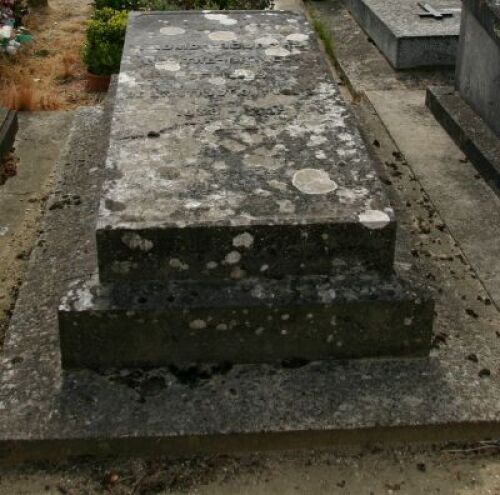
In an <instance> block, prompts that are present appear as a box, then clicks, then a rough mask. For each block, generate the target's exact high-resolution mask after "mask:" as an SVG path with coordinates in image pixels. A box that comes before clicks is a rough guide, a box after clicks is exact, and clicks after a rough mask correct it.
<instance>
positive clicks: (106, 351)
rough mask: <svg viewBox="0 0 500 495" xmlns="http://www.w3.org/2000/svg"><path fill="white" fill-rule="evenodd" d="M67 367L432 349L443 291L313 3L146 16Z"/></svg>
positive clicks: (72, 300) (67, 340)
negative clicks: (318, 26)
mask: <svg viewBox="0 0 500 495" xmlns="http://www.w3.org/2000/svg"><path fill="white" fill-rule="evenodd" d="M106 172H107V179H106V180H105V182H104V185H103V189H102V195H101V202H100V207H99V212H98V220H97V227H96V239H97V266H96V268H95V272H96V276H95V277H94V279H93V280H91V281H82V282H81V283H79V284H76V285H75V286H74V287H73V288H72V289H71V291H70V292H69V293H68V295H67V297H66V298H64V300H63V302H62V304H61V307H60V310H59V324H60V333H61V350H62V362H63V366H65V367H67V368H81V367H107V366H117V367H127V366H160V365H172V364H175V365H189V364H190V363H192V362H194V363H204V362H230V363H259V362H280V361H283V360H293V359H296V360H305V361H311V360H318V359H331V358H342V359H350V358H361V357H384V356H392V357H394V356H425V355H426V354H427V353H428V351H429V347H430V340H431V331H432V318H433V302H432V301H431V300H430V299H429V298H428V297H427V296H425V295H423V294H422V293H421V292H420V291H415V290H412V289H411V288H410V287H409V286H408V284H406V283H405V282H402V281H400V280H398V279H397V277H396V276H395V275H394V274H393V272H392V265H393V259H394V244H395V233H396V222H395V216H394V212H393V209H392V208H391V205H390V203H389V201H388V199H387V197H386V195H385V193H384V191H383V188H382V185H381V182H380V180H379V178H378V177H377V174H376V172H375V168H374V165H373V162H372V159H371V157H370V156H369V154H368V151H367V148H366V146H365V143H364V141H363V139H362V138H361V135H360V133H359V131H358V129H357V125H356V123H355V121H354V117H353V115H352V113H351V112H350V110H349V108H348V107H347V105H346V104H345V102H344V101H343V99H342V97H341V95H340V93H339V90H338V87H337V85H336V84H335V82H334V81H333V79H332V76H331V74H330V72H329V69H328V67H327V65H326V63H325V61H324V60H323V58H322V55H321V52H320V50H319V47H318V45H317V43H316V41H315V39H314V35H313V32H312V30H311V28H310V27H309V25H308V23H307V22H306V20H305V19H304V18H303V17H302V16H299V15H294V14H290V13H276V12H230V13H227V14H222V13H213V12H211V13H193V12H190V13H188V12H175V13H168V14H164V13H147V14H132V15H131V18H130V24H129V28H128V32H127V40H126V44H125V49H124V56H123V63H122V67H121V73H120V76H119V80H118V86H117V93H116V97H115V102H114V113H113V118H112V124H111V131H110V142H109V150H108V155H107V161H106Z"/></svg>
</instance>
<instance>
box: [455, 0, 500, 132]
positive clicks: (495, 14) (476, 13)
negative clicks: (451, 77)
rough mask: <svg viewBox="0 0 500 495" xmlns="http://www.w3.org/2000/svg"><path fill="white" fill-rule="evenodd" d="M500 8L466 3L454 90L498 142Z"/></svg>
mask: <svg viewBox="0 0 500 495" xmlns="http://www.w3.org/2000/svg"><path fill="white" fill-rule="evenodd" d="M499 86H500V4H499V3H498V1H496V0H465V1H464V13H463V19H462V26H461V32H460V45H459V52H458V63H457V72H456V78H455V87H456V89H457V90H458V92H459V93H460V95H461V96H462V98H463V99H464V100H465V101H466V102H467V103H468V104H469V105H470V106H471V107H472V109H473V110H474V111H475V112H476V113H477V114H478V115H479V116H480V117H481V118H482V119H483V120H484V122H485V123H486V125H487V126H488V127H490V129H491V130H492V131H493V132H494V133H495V135H496V136H497V137H498V138H500V90H499Z"/></svg>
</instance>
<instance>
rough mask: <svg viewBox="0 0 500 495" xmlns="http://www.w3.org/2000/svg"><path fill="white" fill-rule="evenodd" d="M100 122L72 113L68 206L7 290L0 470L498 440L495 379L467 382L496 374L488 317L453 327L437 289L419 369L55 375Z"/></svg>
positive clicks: (90, 216) (103, 120)
mask: <svg viewBox="0 0 500 495" xmlns="http://www.w3.org/2000/svg"><path fill="white" fill-rule="evenodd" d="M107 122H108V121H107V117H106V113H104V114H103V111H102V109H101V108H99V107H97V108H85V109H82V110H78V111H77V112H76V115H75V124H74V127H73V130H72V133H71V141H70V143H69V146H68V150H69V151H68V154H67V155H66V156H63V157H62V158H61V161H60V162H59V164H58V174H59V180H58V184H57V187H56V188H57V192H56V198H55V199H57V197H59V196H61V197H62V196H64V197H74V196H75V195H78V196H79V197H80V199H81V202H80V203H79V204H74V203H69V204H67V205H66V206H64V208H58V209H52V210H49V211H48V212H47V215H46V218H45V223H44V226H43V232H44V233H43V235H42V237H41V238H40V241H39V242H38V243H37V245H36V246H35V248H34V250H33V252H32V255H31V260H30V263H29V269H28V273H27V277H26V281H25V283H24V284H23V286H22V287H21V289H20V293H19V298H18V301H17V304H16V307H15V310H14V313H13V316H12V320H11V325H10V327H9V331H8V333H7V336H6V340H5V344H4V349H3V351H4V352H3V354H2V356H1V357H0V366H1V370H0V371H1V372H0V397H1V401H0V404H1V407H0V460H1V461H2V462H3V463H6V462H11V463H14V462H20V461H23V460H30V459H31V460H33V459H57V458H66V457H73V456H81V455H118V454H124V455H128V456H130V455H149V456H151V455H157V454H160V453H169V454H171V455H176V456H179V455H192V454H195V453H199V452H218V453H221V452H230V451H244V450H266V449H281V448H304V447H319V446H326V445H334V444H342V443H359V444H364V445H366V444H368V443H374V442H383V441H392V442H405V441H428V442H437V441H441V440H448V441H449V440H464V439H469V440H474V439H475V440H477V439H485V438H498V436H499V435H500V413H499V411H500V404H499V397H500V380H499V379H498V376H497V374H496V372H495V371H492V376H490V377H483V378H481V377H479V376H478V371H479V370H480V369H482V368H486V367H487V368H490V369H491V370H495V369H496V367H497V356H498V353H499V352H500V349H499V347H500V339H498V337H496V335H495V330H496V328H497V325H496V320H494V318H497V317H495V316H494V315H493V314H492V313H491V312H490V313H489V318H490V317H491V318H493V320H491V321H490V319H489V318H488V321H487V318H479V319H472V318H469V317H466V316H465V313H464V310H463V306H461V304H462V302H461V299H460V298H459V297H458V295H456V294H455V292H454V288H450V289H448V288H447V286H446V285H445V286H444V289H445V290H444V293H443V298H444V301H443V303H442V304H441V305H440V309H439V311H438V321H437V325H436V333H437V334H439V335H447V336H448V339H447V342H446V343H442V344H441V345H439V346H438V347H436V349H435V350H434V351H433V353H432V356H431V357H430V358H428V359H413V360H408V359H406V360H405V359H393V360H386V359H374V360H357V361H322V362H312V363H309V364H304V365H303V366H300V363H295V365H288V366H278V365H269V364H266V365H264V364H260V365H238V366H233V367H230V366H229V367H220V366H219V367H206V368H201V369H197V368H190V369H178V368H175V367H171V368H156V369H151V370H144V369H134V370H123V369H122V370H107V371H106V372H100V373H98V372H95V371H92V370H82V371H63V370H62V369H61V364H60V363H61V361H60V360H61V356H60V348H59V332H58V325H57V305H58V302H59V299H60V297H61V295H62V294H64V293H66V292H67V291H68V290H69V289H70V288H71V285H72V284H73V283H74V281H75V280H80V279H89V278H91V276H92V270H93V267H95V256H96V247H95V236H94V225H95V218H96V209H97V204H98V198H99V191H100V189H101V182H102V179H103V176H104V173H105V172H104V164H103V161H104V160H103V156H104V155H105V151H106V149H107V125H108V123H107ZM66 195H67V196H66ZM399 261H401V260H399ZM398 265H399V263H398ZM474 287H476V286H475V285H474ZM474 290H475V289H474ZM34 301H36V304H34ZM491 307H492V306H489V307H488V308H491ZM461 315H464V316H461ZM471 353H473V354H474V355H476V356H477V358H478V360H479V363H476V362H472V361H471V360H469V359H467V356H468V355H470V354H471Z"/></svg>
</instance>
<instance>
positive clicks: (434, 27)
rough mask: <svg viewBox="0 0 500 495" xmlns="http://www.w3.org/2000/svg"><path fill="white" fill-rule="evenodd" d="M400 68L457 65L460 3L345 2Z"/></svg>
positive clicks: (448, 0)
mask: <svg viewBox="0 0 500 495" xmlns="http://www.w3.org/2000/svg"><path fill="white" fill-rule="evenodd" d="M344 3H345V4H346V6H347V8H348V9H349V10H350V12H351V13H352V15H353V16H354V18H355V19H356V20H357V21H358V23H359V24H360V25H361V27H362V28H363V29H364V31H366V33H367V34H368V36H370V38H371V39H372V40H373V41H374V43H375V44H376V45H377V47H378V49H379V50H380V51H381V52H382V53H383V54H384V55H385V57H386V58H387V59H388V60H389V62H390V63H391V65H392V66H393V67H394V68H396V69H411V68H415V67H426V66H440V65H441V66H447V65H455V58H456V52H457V46H458V35H459V31H460V10H461V8H460V0H428V1H422V2H418V1H415V0H344Z"/></svg>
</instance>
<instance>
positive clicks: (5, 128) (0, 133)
mask: <svg viewBox="0 0 500 495" xmlns="http://www.w3.org/2000/svg"><path fill="white" fill-rule="evenodd" d="M17 128H18V123H17V113H16V112H15V111H12V110H7V109H5V108H0V162H1V161H2V159H3V158H4V157H5V155H6V153H7V152H8V151H10V150H11V148H12V145H13V144H14V139H15V137H16V133H17Z"/></svg>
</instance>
